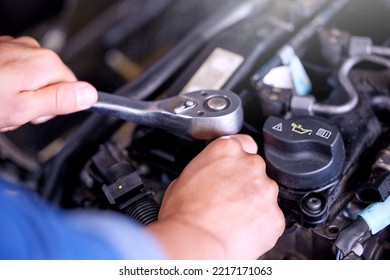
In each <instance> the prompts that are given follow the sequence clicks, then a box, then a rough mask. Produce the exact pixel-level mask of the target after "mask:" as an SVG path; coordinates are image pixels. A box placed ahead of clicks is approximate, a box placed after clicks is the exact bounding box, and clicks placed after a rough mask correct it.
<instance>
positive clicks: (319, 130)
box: [263, 116, 345, 192]
mask: <svg viewBox="0 0 390 280" xmlns="http://www.w3.org/2000/svg"><path fill="white" fill-rule="evenodd" d="M263 133H264V150H265V160H266V163H267V171H268V173H269V176H270V177H271V178H273V179H274V180H275V181H277V182H278V183H279V184H281V185H283V186H285V187H287V188H289V189H291V190H294V191H298V192H302V191H314V190H319V189H322V188H324V187H326V186H328V185H329V184H331V183H332V182H335V181H336V180H337V179H338V178H339V176H340V174H341V172H342V169H343V166H344V159H345V152H344V144H343V140H342V137H341V134H340V132H339V131H338V129H337V128H335V127H334V126H331V125H329V124H327V123H326V122H325V121H322V120H319V119H316V118H313V117H307V118H299V119H289V120H285V119H280V118H277V117H274V116H270V117H269V118H268V119H267V121H266V122H265V124H264V127H263Z"/></svg>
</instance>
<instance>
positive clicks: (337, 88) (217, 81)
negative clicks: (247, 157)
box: [0, 0, 390, 260]
mask: <svg viewBox="0 0 390 280" xmlns="http://www.w3.org/2000/svg"><path fill="white" fill-rule="evenodd" d="M8 2H9V3H11V2H12V3H15V5H11V4H9V5H7V4H6V3H8ZM19 2H21V1H19V0H14V1H4V3H3V4H0V5H3V7H1V10H2V11H4V17H3V19H2V20H1V23H0V26H2V27H1V32H2V33H4V34H5V33H7V34H10V35H14V36H19V35H29V36H33V37H34V38H36V39H37V40H38V41H39V42H40V43H41V44H42V46H44V47H46V48H51V49H53V50H54V51H56V52H57V53H58V54H59V56H60V57H61V58H62V59H63V61H64V62H65V63H66V64H67V65H68V66H69V67H70V68H71V69H72V70H73V71H74V73H75V74H76V76H77V77H78V78H79V79H80V80H85V81H88V82H90V83H92V84H93V85H94V86H95V87H96V88H97V89H99V90H101V92H99V102H98V104H97V105H96V106H94V107H93V108H92V109H90V110H89V111H87V112H81V113H75V114H72V115H68V116H59V117H56V118H54V119H52V120H50V121H48V122H47V123H44V124H40V125H32V124H26V125H24V126H22V127H20V128H19V129H17V130H15V131H10V132H6V133H2V134H1V135H0V172H1V176H3V177H5V178H7V179H9V180H11V181H14V182H17V183H20V184H23V185H25V186H26V187H28V188H30V189H32V190H34V191H35V192H37V193H38V194H39V195H40V196H41V197H42V198H43V199H45V200H47V201H48V202H50V203H51V204H54V205H57V206H60V207H63V208H68V209H74V208H80V209H111V210H113V211H118V212H120V213H123V215H127V216H129V218H131V219H134V220H136V221H137V222H138V223H139V224H141V225H147V224H149V223H151V222H153V221H155V220H156V219H157V214H158V211H159V205H160V203H161V200H162V197H163V195H164V192H165V190H166V188H167V187H168V185H169V184H170V182H171V181H173V180H174V179H175V178H177V177H178V175H179V174H180V172H181V171H182V170H183V168H184V167H185V166H186V164H187V163H188V162H189V161H190V160H191V159H192V158H194V157H195V156H196V155H197V154H198V153H199V152H200V151H201V150H202V149H203V148H204V147H205V146H206V145H207V144H208V143H209V142H210V141H211V140H213V139H214V138H217V137H219V136H222V135H227V134H232V133H244V134H249V135H250V136H252V137H253V138H254V139H255V141H256V142H257V144H258V146H259V154H260V155H261V156H262V157H264V159H265V161H266V164H267V173H268V175H269V177H271V178H273V179H274V180H275V181H276V182H277V183H278V184H279V206H280V207H281V209H282V211H283V212H284V215H285V217H286V229H285V232H284V233H283V235H282V237H281V238H280V239H279V241H278V243H277V244H276V246H275V247H274V248H273V249H272V250H270V251H269V252H267V253H266V254H265V255H262V256H259V259H270V260H275V259H277V260H279V259H281V260H285V259H294V260H314V259H322V260H331V259H340V260H341V259H344V260H376V259H389V258H390V230H389V228H388V227H387V225H388V224H390V198H389V196H390V140H389V139H390V138H389V136H390V130H389V128H390V117H389V113H390V36H389V34H390V19H389V17H388V15H389V13H390V1H389V0H373V1H364V0H274V1H271V0H240V1H237V0H213V1H206V0H198V1H191V0H180V1H178V0H116V1H108V0H98V1H90V0H85V1H81V0H64V1H43V0H42V1H34V3H29V4H28V5H25V6H21V5H18V4H17V3H19ZM29 5H31V7H29ZM33 12H34V15H32V13H33ZM15 15H23V16H22V17H15ZM14 18H17V19H15V20H13V19H14ZM9 22H11V23H9ZM12 22H13V24H12ZM107 92H110V93H111V92H112V94H110V93H107ZM259 238H261V236H259Z"/></svg>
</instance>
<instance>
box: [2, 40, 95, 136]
mask: <svg viewBox="0 0 390 280" xmlns="http://www.w3.org/2000/svg"><path fill="white" fill-rule="evenodd" d="M96 101H97V91H96V89H95V88H94V87H93V86H92V85H90V84H88V83H86V82H78V81H77V79H76V77H75V75H74V74H73V73H72V71H71V70H70V69H69V68H68V67H67V66H66V65H65V64H64V63H63V62H62V61H61V59H60V58H59V57H58V55H57V54H56V53H54V52H53V51H51V50H49V49H44V48H41V47H40V45H39V43H38V42H37V41H36V40H35V39H33V38H31V37H19V38H13V37H10V36H0V104H1V106H2V110H1V111H0V131H7V130H11V129H15V128H17V127H19V126H20V125H23V124H25V123H27V122H29V121H33V122H36V123H39V122H42V121H44V120H46V119H48V118H50V117H52V116H55V115H62V114H68V113H73V112H76V111H80V110H84V109H87V108H89V107H91V106H92V105H93V104H94V103H95V102H96Z"/></svg>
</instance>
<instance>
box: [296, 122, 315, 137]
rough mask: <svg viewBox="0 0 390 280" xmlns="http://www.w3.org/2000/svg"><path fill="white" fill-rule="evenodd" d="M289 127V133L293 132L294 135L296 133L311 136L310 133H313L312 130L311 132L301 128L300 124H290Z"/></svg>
mask: <svg viewBox="0 0 390 280" xmlns="http://www.w3.org/2000/svg"><path fill="white" fill-rule="evenodd" d="M291 126H292V129H291V131H294V132H295V133H298V134H309V135H311V133H312V132H313V130H311V129H306V128H303V127H302V125H301V124H296V123H292V124H291Z"/></svg>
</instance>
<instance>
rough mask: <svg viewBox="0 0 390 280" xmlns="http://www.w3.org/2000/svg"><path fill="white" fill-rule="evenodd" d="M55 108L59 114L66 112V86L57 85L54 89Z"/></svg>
mask: <svg viewBox="0 0 390 280" xmlns="http://www.w3.org/2000/svg"><path fill="white" fill-rule="evenodd" d="M54 91H55V92H54V108H55V111H56V112H57V114H62V113H66V112H65V107H66V106H65V105H66V101H67V100H66V94H67V93H66V89H65V87H55V89H54Z"/></svg>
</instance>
